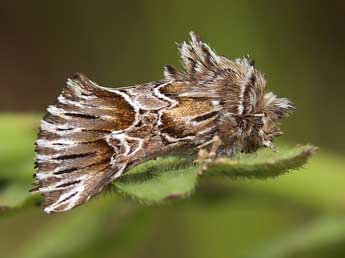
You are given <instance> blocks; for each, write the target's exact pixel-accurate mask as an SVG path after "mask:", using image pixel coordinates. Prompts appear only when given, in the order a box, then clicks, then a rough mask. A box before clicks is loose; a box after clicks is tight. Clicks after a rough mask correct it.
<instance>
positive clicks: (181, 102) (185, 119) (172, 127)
mask: <svg viewBox="0 0 345 258" xmlns="http://www.w3.org/2000/svg"><path fill="white" fill-rule="evenodd" d="M192 87H193V86H192V84H191V83H189V82H173V83H171V84H168V85H166V86H165V87H162V88H161V89H160V92H161V93H162V94H164V96H166V97H169V98H171V99H172V100H173V101H175V105H173V107H171V108H168V109H166V110H165V111H164V112H162V115H161V128H162V129H161V130H162V134H163V135H166V136H167V137H168V140H170V141H181V140H185V139H191V140H193V141H195V143H198V138H199V139H200V140H202V141H205V140H207V137H206V138H205V135H206V136H207V135H209V134H211V133H212V131H213V130H214V129H215V123H214V122H215V119H216V118H217V116H218V114H219V110H220V109H219V108H220V105H219V103H218V102H217V101H216V100H212V99H211V98H200V97H184V96H181V95H183V94H184V93H185V92H188V91H189V90H190V89H191V88H192Z"/></svg>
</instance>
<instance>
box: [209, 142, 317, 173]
mask: <svg viewBox="0 0 345 258" xmlns="http://www.w3.org/2000/svg"><path fill="white" fill-rule="evenodd" d="M315 151H316V148H315V147H313V146H311V145H304V146H296V147H293V148H283V149H281V150H279V151H276V152H273V151H272V150H269V149H262V150H259V151H258V152H256V153H253V154H240V155H238V156H236V157H234V158H220V159H218V160H216V161H214V162H212V163H209V164H208V166H207V169H206V171H205V172H204V173H203V174H205V175H212V176H219V175H224V176H228V177H231V178H249V179H266V178H271V177H277V176H279V175H282V174H285V173H287V172H289V171H290V170H296V169H300V168H302V167H303V165H304V164H306V162H307V161H308V158H309V157H310V156H311V155H312V154H313V153H314V152H315Z"/></svg>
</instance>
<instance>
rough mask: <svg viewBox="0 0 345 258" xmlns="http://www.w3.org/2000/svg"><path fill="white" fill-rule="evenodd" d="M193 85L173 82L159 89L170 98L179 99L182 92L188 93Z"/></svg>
mask: <svg viewBox="0 0 345 258" xmlns="http://www.w3.org/2000/svg"><path fill="white" fill-rule="evenodd" d="M191 86H192V85H191V84H190V83H189V82H173V83H171V84H168V85H166V86H164V87H162V88H160V89H159V91H160V92H161V93H162V94H164V95H167V96H170V97H174V96H175V97H177V96H178V95H179V94H181V93H182V92H186V91H188V89H189V88H190V87H191Z"/></svg>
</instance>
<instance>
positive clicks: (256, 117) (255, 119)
mask: <svg viewBox="0 0 345 258" xmlns="http://www.w3.org/2000/svg"><path fill="white" fill-rule="evenodd" d="M294 109H295V108H294V106H293V104H292V102H291V101H289V100H288V99H287V98H278V97H276V95H275V94H273V93H272V92H268V93H264V95H263V97H262V98H261V99H260V101H259V102H258V105H257V106H256V108H255V110H254V111H255V112H253V113H252V114H248V115H246V116H244V117H242V119H244V120H247V121H248V120H249V121H251V122H249V123H248V122H247V123H246V124H247V125H250V128H248V129H247V130H248V132H249V133H248V134H247V135H245V137H244V141H243V149H242V151H244V152H253V151H256V150H257V149H258V148H260V147H269V148H272V149H274V145H273V140H274V138H275V137H277V136H280V135H282V134H283V133H282V131H281V130H280V129H279V125H280V122H281V120H282V119H283V118H284V117H287V116H288V115H289V114H290V113H292V112H293V110H294Z"/></svg>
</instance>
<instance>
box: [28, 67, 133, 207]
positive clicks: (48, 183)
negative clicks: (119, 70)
mask: <svg viewBox="0 0 345 258" xmlns="http://www.w3.org/2000/svg"><path fill="white" fill-rule="evenodd" d="M135 116H136V112H135V110H134V107H133V105H131V104H130V101H129V100H128V99H126V96H125V95H123V94H122V95H121V92H120V91H116V90H114V91H110V90H107V89H105V88H101V87H99V86H97V85H96V84H95V83H93V82H92V81H90V80H89V79H87V78H86V77H85V76H83V75H80V74H78V75H76V76H75V77H74V78H73V79H69V80H68V81H67V87H66V88H65V89H64V90H63V91H62V93H61V95H60V96H59V97H58V101H57V103H56V104H55V105H53V106H49V107H48V113H47V115H46V116H45V117H44V119H43V120H42V122H41V126H40V132H39V135H38V140H37V141H36V152H37V160H36V164H37V173H36V174H35V178H36V179H37V183H36V184H37V187H36V189H35V190H37V191H39V192H40V193H41V194H42V196H43V205H44V210H45V211H46V212H48V213H49V212H60V211H66V210H69V209H71V208H73V207H75V206H77V205H80V204H82V203H84V202H85V201H87V200H88V199H90V198H92V197H93V196H95V195H96V194H97V193H98V192H99V191H101V189H102V187H103V186H104V185H106V184H107V183H109V179H110V178H112V177H114V175H115V176H116V174H121V173H122V171H123V169H124V168H125V164H123V163H116V157H117V156H119V153H118V152H120V150H117V149H116V148H115V147H114V146H113V144H112V142H111V138H110V137H109V136H110V135H111V133H112V132H114V131H117V132H121V130H124V129H127V128H129V127H131V126H133V124H134V123H135V119H136V118H135ZM114 154H117V155H114Z"/></svg>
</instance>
